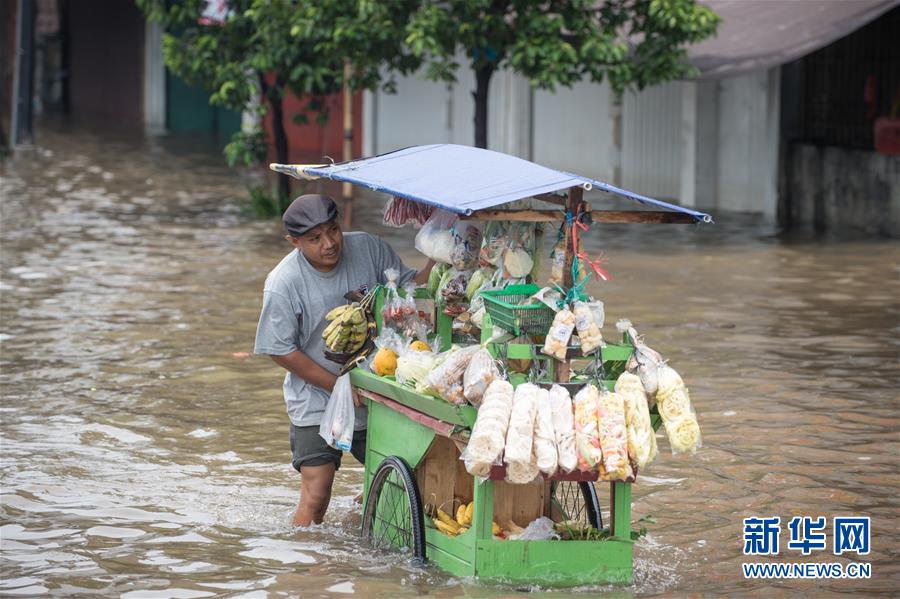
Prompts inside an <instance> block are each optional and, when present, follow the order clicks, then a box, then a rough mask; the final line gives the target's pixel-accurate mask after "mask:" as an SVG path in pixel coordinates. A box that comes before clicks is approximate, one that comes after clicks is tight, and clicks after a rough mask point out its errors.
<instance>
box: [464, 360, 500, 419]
mask: <svg viewBox="0 0 900 599" xmlns="http://www.w3.org/2000/svg"><path fill="white" fill-rule="evenodd" d="M498 378H500V369H499V368H497V363H496V362H495V361H494V357H493V356H492V355H491V352H489V351H488V350H486V349H480V350H478V351H477V352H475V355H474V356H472V359H471V360H470V361H469V365H468V366H467V367H466V372H465V374H464V375H463V394H464V395H465V396H466V399H467V400H468V402H469V403H470V404H472V405H473V406H475V407H476V408H477V407H478V406H480V405H481V400H482V397H483V396H484V393H485V391H487V388H488V385H490V384H491V383H492V382H494V380H496V379H498Z"/></svg>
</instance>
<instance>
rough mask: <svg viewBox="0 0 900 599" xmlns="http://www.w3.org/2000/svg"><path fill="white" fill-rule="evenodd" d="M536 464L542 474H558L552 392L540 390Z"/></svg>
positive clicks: (536, 428)
mask: <svg viewBox="0 0 900 599" xmlns="http://www.w3.org/2000/svg"><path fill="white" fill-rule="evenodd" d="M532 451H533V453H534V463H535V465H536V466H537V467H538V469H540V471H541V472H543V473H544V474H546V475H547V476H552V475H553V473H554V472H556V466H557V462H558V461H559V454H558V453H557V451H556V432H555V431H554V429H553V409H552V407H551V404H550V392H549V391H547V390H546V389H540V390H538V395H537V417H536V418H535V420H534V447H533V450H532Z"/></svg>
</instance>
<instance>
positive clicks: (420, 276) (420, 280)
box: [413, 258, 435, 285]
mask: <svg viewBox="0 0 900 599" xmlns="http://www.w3.org/2000/svg"><path fill="white" fill-rule="evenodd" d="M434 265H435V261H434V260H432V259H431V258H429V259H428V263H427V264H425V268H423V269H422V270H420V271H419V272H417V273H416V277H415V279H413V280H414V281H415V282H416V285H424V284H425V283H427V282H428V276H429V275H430V274H431V269H432V268H434Z"/></svg>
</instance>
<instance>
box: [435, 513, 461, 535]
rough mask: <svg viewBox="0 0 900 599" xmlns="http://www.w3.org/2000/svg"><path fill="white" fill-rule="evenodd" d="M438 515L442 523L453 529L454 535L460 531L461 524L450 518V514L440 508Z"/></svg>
mask: <svg viewBox="0 0 900 599" xmlns="http://www.w3.org/2000/svg"><path fill="white" fill-rule="evenodd" d="M437 515H438V518H439V519H440V521H441V522H443V523H444V524H446V525H447V526H449V527H450V528H451V529H453V531H454V533H455V532H456V531H458V530H459V524H457V522H456V520H454V519H453V518H451V517H450V514H448V513H447V512H445V511H444V510H442V509H441V508H438V511H437Z"/></svg>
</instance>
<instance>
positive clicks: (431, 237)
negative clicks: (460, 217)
mask: <svg viewBox="0 0 900 599" xmlns="http://www.w3.org/2000/svg"><path fill="white" fill-rule="evenodd" d="M456 219H457V216H456V215H455V214H453V213H452V212H450V211H449V210H442V209H440V208H436V209H435V210H434V212H433V213H432V214H431V217H430V218H429V219H428V222H426V223H425V224H424V225H423V226H422V228H421V229H420V230H419V232H418V233H417V234H416V242H415V245H416V249H417V250H418V251H419V252H420V253H422V254H424V255H426V256H428V257H429V258H431V259H432V260H434V261H436V262H444V263H446V264H450V263H451V262H452V261H453V259H452V257H451V253H452V251H453V233H452V232H451V230H452V228H453V223H454V222H455V221H456Z"/></svg>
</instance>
